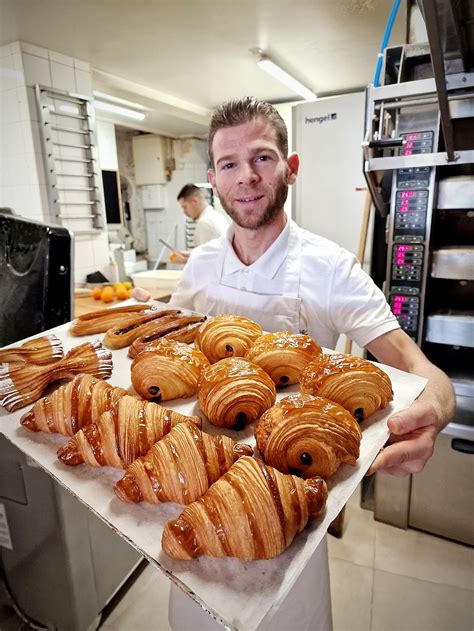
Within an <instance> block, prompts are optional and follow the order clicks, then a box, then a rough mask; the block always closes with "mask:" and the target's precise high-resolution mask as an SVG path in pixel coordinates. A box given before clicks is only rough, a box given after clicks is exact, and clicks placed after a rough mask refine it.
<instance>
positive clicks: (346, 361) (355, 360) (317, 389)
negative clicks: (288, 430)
mask: <svg viewBox="0 0 474 631" xmlns="http://www.w3.org/2000/svg"><path fill="white" fill-rule="evenodd" d="M301 391H302V392H306V393H307V394H313V395H318V396H321V397H325V398H326V399H330V400H331V401H335V402H336V403H339V405H342V407H344V408H346V410H349V412H350V413H351V414H352V416H354V417H355V418H356V419H357V420H358V421H363V420H364V419H365V418H367V417H368V416H370V415H371V414H373V413H374V412H376V411H377V410H380V409H383V408H384V407H386V406H387V405H388V403H389V402H390V401H391V400H392V399H393V392H392V383H391V381H390V377H389V376H388V375H387V374H386V373H385V372H384V371H383V370H381V369H380V368H379V367H378V366H376V365H375V364H372V363H371V362H369V361H367V360H366V359H362V358H361V357H354V356H353V355H342V354H339V353H335V354H333V355H323V354H322V355H320V356H319V357H317V358H316V359H315V360H314V361H312V362H311V363H310V364H308V366H306V368H305V369H304V371H303V374H302V376H301Z"/></svg>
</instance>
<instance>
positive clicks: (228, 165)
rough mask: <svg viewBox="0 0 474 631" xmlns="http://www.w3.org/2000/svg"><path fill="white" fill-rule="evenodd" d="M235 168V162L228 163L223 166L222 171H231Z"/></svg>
mask: <svg viewBox="0 0 474 631" xmlns="http://www.w3.org/2000/svg"><path fill="white" fill-rule="evenodd" d="M233 166H234V163H233V162H227V163H226V164H223V165H222V170H223V171H226V170H228V169H231V168H232V167H233Z"/></svg>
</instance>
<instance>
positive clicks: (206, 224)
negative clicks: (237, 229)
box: [194, 206, 229, 247]
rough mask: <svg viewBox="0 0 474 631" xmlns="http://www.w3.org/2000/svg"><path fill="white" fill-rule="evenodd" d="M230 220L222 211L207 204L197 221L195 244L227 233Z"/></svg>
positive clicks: (200, 243)
mask: <svg viewBox="0 0 474 631" xmlns="http://www.w3.org/2000/svg"><path fill="white" fill-rule="evenodd" d="M228 227H229V222H228V221H227V219H226V218H225V217H224V215H223V214H222V213H219V212H217V210H214V208H213V207H212V206H206V208H205V209H204V210H203V211H202V213H201V214H200V215H199V217H198V219H197V221H196V229H195V231H194V245H195V246H196V247H197V246H198V245H203V244H204V243H207V242H208V241H211V240H212V239H217V238H218V237H220V236H222V235H223V234H225V232H226V231H227V228H228Z"/></svg>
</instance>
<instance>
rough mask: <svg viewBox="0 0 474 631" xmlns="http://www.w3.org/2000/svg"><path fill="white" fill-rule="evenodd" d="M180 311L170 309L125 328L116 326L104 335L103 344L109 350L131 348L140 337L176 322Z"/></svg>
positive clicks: (142, 317) (148, 315)
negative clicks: (175, 319)
mask: <svg viewBox="0 0 474 631" xmlns="http://www.w3.org/2000/svg"><path fill="white" fill-rule="evenodd" d="M177 313H179V311H176V309H169V310H166V311H155V312H152V313H149V314H147V315H143V316H140V320H137V321H136V322H133V323H132V324H127V325H125V326H116V327H113V328H111V329H108V330H107V332H106V334H105V335H104V339H103V340H102V343H103V344H104V346H107V348H111V349H117V348H124V346H130V344H131V343H132V342H133V341H134V340H136V339H137V337H140V335H147V334H149V333H153V332H154V331H155V332H156V331H160V330H162V328H163V327H166V326H167V325H168V324H169V323H170V322H172V321H173V320H174V318H175V317H176V314H177Z"/></svg>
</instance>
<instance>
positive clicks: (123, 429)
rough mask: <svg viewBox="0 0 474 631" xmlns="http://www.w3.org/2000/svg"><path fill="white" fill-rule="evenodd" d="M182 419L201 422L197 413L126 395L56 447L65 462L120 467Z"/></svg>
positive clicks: (144, 451)
mask: <svg viewBox="0 0 474 631" xmlns="http://www.w3.org/2000/svg"><path fill="white" fill-rule="evenodd" d="M184 421H193V422H194V423H196V425H198V426H200V425H201V419H200V418H199V417H198V416H184V414H180V413H179V412H174V411H172V410H167V409H165V408H163V407H161V405H158V404H157V403H152V402H151V401H140V400H139V399H137V398H136V397H133V396H128V395H125V396H123V397H121V398H120V399H119V401H118V404H117V405H116V406H115V407H113V408H112V409H110V410H109V411H107V412H104V413H103V414H102V415H101V416H100V418H99V420H98V421H97V422H96V423H90V424H89V425H86V426H85V427H83V428H82V429H80V430H79V431H78V432H77V433H76V434H74V436H73V437H72V438H71V440H70V441H69V442H68V443H66V445H64V447H61V448H60V449H59V450H58V452H57V454H58V458H59V459H60V460H62V462H64V464H67V465H73V466H74V465H77V464H80V463H81V462H86V463H87V464H88V465H90V466H92V467H103V466H107V465H108V466H110V467H117V468H118V469H122V468H125V467H128V466H129V465H130V464H131V463H132V462H133V461H134V460H135V459H136V458H138V457H139V456H144V455H145V454H146V452H147V451H148V450H149V449H150V448H151V446H152V445H154V443H156V442H157V441H158V440H160V439H161V438H163V436H165V434H168V432H169V431H170V430H171V429H172V428H173V427H174V426H175V425H176V424H177V423H183V422H184Z"/></svg>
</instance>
